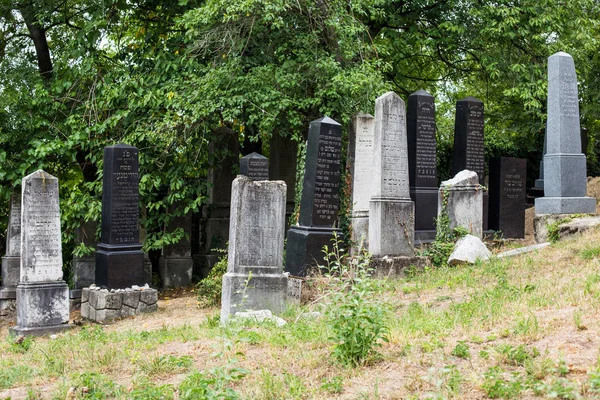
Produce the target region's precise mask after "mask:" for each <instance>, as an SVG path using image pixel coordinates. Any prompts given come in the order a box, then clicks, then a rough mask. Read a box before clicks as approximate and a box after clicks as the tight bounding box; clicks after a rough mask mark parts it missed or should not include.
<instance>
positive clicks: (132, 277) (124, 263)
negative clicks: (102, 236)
mask: <svg viewBox="0 0 600 400" xmlns="http://www.w3.org/2000/svg"><path fill="white" fill-rule="evenodd" d="M141 248H142V246H141V245H133V246H116V245H107V244H104V243H101V244H99V245H98V251H96V279H95V280H96V282H95V283H96V285H98V286H106V287H108V288H111V289H113V288H114V289H123V288H126V287H131V286H133V285H142V284H144V283H147V282H146V276H145V274H144V252H143V251H142V250H141Z"/></svg>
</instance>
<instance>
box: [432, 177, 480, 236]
mask: <svg viewBox="0 0 600 400" xmlns="http://www.w3.org/2000/svg"><path fill="white" fill-rule="evenodd" d="M443 213H447V215H448V218H449V219H450V230H451V231H453V230H454V228H456V227H458V226H462V227H464V228H466V229H467V230H468V231H469V233H471V234H472V235H473V236H477V237H478V238H481V237H482V234H483V187H482V186H481V185H479V177H478V174H477V172H475V171H469V170H466V169H465V170H463V171H460V172H459V173H458V174H456V175H455V176H454V178H452V179H449V180H447V181H443V182H442V184H441V185H440V191H439V198H438V219H440V218H441V216H442V214H443ZM437 228H438V230H439V229H440V226H439V225H438V227H437Z"/></svg>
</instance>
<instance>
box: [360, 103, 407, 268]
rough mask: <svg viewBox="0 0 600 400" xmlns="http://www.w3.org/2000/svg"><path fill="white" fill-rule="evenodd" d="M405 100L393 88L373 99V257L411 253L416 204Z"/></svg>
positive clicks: (371, 242)
mask: <svg viewBox="0 0 600 400" xmlns="http://www.w3.org/2000/svg"><path fill="white" fill-rule="evenodd" d="M408 174H409V172H408V143H407V137H406V110H405V107H404V101H402V99H401V98H400V97H398V95H397V94H396V93H394V92H387V93H385V94H384V95H382V96H381V97H379V98H377V100H375V136H374V140H373V182H374V183H373V188H374V189H373V196H372V197H371V201H370V202H369V252H370V253H371V254H372V255H373V258H383V257H385V256H388V257H396V256H402V257H412V256H413V255H414V232H415V231H414V229H415V225H414V224H415V221H414V215H415V204H414V202H413V201H412V200H411V199H410V186H409V175H408Z"/></svg>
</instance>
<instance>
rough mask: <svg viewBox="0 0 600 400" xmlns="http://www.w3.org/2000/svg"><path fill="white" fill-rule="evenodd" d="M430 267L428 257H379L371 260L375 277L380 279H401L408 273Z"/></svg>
mask: <svg viewBox="0 0 600 400" xmlns="http://www.w3.org/2000/svg"><path fill="white" fill-rule="evenodd" d="M428 265H429V259H428V258H427V257H377V258H371V264H370V266H371V268H373V275H374V276H376V277H378V278H386V277H390V278H399V277H402V276H404V275H405V274H406V271H412V270H417V271H422V270H424V269H425V267H426V266H428Z"/></svg>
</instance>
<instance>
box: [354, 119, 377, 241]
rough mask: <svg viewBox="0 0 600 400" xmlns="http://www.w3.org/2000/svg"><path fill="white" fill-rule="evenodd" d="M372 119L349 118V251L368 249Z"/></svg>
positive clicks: (371, 183) (371, 178) (373, 124)
mask: <svg viewBox="0 0 600 400" xmlns="http://www.w3.org/2000/svg"><path fill="white" fill-rule="evenodd" d="M374 136H375V118H374V117H373V116H372V115H370V114H364V113H359V114H357V115H355V116H354V118H352V127H351V130H350V139H349V141H351V142H352V143H353V146H352V147H353V149H351V150H350V152H352V154H348V157H349V158H350V157H352V159H353V163H352V166H351V169H352V253H356V252H357V251H358V249H359V247H361V245H362V248H364V249H368V248H369V247H368V246H369V244H368V239H369V201H371V196H372V195H373V172H374V165H373V139H374Z"/></svg>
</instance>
